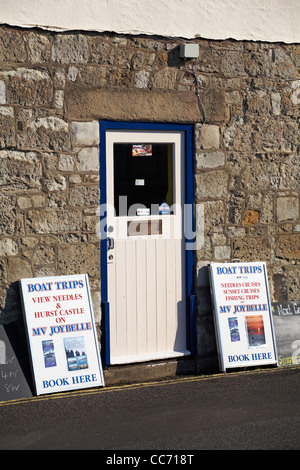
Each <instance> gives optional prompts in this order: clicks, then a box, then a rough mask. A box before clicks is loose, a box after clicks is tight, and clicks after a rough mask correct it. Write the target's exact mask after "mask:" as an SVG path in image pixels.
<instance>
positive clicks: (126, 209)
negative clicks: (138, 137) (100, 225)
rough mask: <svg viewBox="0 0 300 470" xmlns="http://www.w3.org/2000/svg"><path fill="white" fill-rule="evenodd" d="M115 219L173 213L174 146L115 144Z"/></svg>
mask: <svg viewBox="0 0 300 470" xmlns="http://www.w3.org/2000/svg"><path fill="white" fill-rule="evenodd" d="M113 154H114V205H115V211H116V215H117V216H128V215H129V216H134V215H158V214H160V213H163V214H168V213H172V212H171V210H172V205H173V203H174V201H173V144H170V143H152V144H151V143H145V144H134V143H115V144H114V150H113Z"/></svg>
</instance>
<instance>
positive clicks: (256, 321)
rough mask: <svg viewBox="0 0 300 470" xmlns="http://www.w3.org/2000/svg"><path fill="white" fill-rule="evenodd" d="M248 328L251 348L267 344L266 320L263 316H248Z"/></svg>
mask: <svg viewBox="0 0 300 470" xmlns="http://www.w3.org/2000/svg"><path fill="white" fill-rule="evenodd" d="M246 328H247V333H248V344H249V347H250V348H251V347H257V346H264V345H265V344H266V338H265V329H264V320H263V316H262V315H246Z"/></svg>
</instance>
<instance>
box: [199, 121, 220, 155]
mask: <svg viewBox="0 0 300 470" xmlns="http://www.w3.org/2000/svg"><path fill="white" fill-rule="evenodd" d="M198 133H199V137H198V139H197V134H198ZM196 139H197V140H196V148H201V149H205V150H206V149H213V148H214V149H218V148H219V147H220V129H219V126H215V125H209V124H204V126H202V127H201V129H200V130H199V129H197V131H196Z"/></svg>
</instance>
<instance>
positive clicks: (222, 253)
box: [214, 246, 231, 261]
mask: <svg viewBox="0 0 300 470" xmlns="http://www.w3.org/2000/svg"><path fill="white" fill-rule="evenodd" d="M214 256H215V259H216V260H218V261H221V260H230V256H231V249H230V246H215V247H214Z"/></svg>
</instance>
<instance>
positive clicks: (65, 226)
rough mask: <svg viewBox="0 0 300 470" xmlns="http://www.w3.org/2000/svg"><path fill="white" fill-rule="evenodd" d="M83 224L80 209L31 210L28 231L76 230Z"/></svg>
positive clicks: (44, 232) (53, 231)
mask: <svg viewBox="0 0 300 470" xmlns="http://www.w3.org/2000/svg"><path fill="white" fill-rule="evenodd" d="M81 225H82V222H81V211H80V210H72V209H70V210H67V209H60V210H54V209H46V210H30V211H28V213H27V218H26V227H27V233H36V234H48V233H60V232H76V231H78V230H81Z"/></svg>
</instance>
